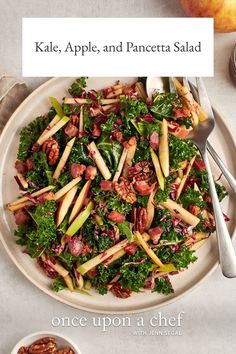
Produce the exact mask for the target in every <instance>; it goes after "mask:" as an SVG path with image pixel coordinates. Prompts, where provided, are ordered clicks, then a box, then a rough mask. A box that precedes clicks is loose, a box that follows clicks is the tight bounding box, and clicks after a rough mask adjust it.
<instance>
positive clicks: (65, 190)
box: [54, 176, 81, 201]
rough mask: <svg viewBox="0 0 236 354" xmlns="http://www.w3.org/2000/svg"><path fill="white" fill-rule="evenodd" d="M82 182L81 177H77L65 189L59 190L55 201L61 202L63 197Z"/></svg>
mask: <svg viewBox="0 0 236 354" xmlns="http://www.w3.org/2000/svg"><path fill="white" fill-rule="evenodd" d="M80 181H81V177H80V176H79V177H76V178H74V179H72V181H70V182H69V183H67V184H66V185H65V186H64V187H63V188H61V189H59V191H57V192H56V193H55V195H54V200H56V201H57V200H59V199H60V198H61V197H63V195H65V194H66V193H67V192H69V190H70V189H71V188H73V187H74V186H75V185H76V184H77V183H79V182H80Z"/></svg>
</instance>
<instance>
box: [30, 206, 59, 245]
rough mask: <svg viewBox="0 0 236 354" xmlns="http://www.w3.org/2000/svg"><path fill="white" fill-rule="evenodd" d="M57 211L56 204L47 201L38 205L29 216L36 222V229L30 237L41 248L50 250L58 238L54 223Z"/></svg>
mask: <svg viewBox="0 0 236 354" xmlns="http://www.w3.org/2000/svg"><path fill="white" fill-rule="evenodd" d="M56 210H57V206H56V202H55V201H53V200H50V201H46V202H45V203H44V204H40V205H38V206H37V207H36V208H35V210H34V211H30V212H29V214H30V216H31V217H32V219H33V221H34V222H35V228H34V230H32V231H31V232H30V233H29V234H28V235H27V237H28V239H29V241H30V242H31V243H33V244H34V245H35V246H37V247H39V248H42V249H44V248H49V247H50V246H51V244H52V242H53V241H55V239H56V238H57V232H56V231H57V229H56V225H55V222H54V215H55V212H56Z"/></svg>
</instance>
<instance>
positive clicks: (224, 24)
mask: <svg viewBox="0 0 236 354" xmlns="http://www.w3.org/2000/svg"><path fill="white" fill-rule="evenodd" d="M180 4H181V6H182V8H183V10H184V12H185V13H186V15H187V16H191V17H214V20H215V31H216V32H234V31H236V0H180Z"/></svg>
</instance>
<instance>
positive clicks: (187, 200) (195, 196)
mask: <svg viewBox="0 0 236 354" xmlns="http://www.w3.org/2000/svg"><path fill="white" fill-rule="evenodd" d="M179 200H180V203H181V204H182V205H183V207H184V208H185V209H188V208H189V206H190V205H196V206H198V207H199V208H200V209H201V210H203V209H204V208H205V207H206V203H205V202H204V201H203V200H202V196H201V193H200V192H199V191H195V190H194V189H192V188H190V187H187V189H186V191H185V192H184V193H182V194H181V196H180V198H179Z"/></svg>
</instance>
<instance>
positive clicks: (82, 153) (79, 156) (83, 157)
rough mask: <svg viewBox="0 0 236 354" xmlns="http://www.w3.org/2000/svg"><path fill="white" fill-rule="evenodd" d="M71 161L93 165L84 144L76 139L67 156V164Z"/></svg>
mask: <svg viewBox="0 0 236 354" xmlns="http://www.w3.org/2000/svg"><path fill="white" fill-rule="evenodd" d="M72 163H82V164H85V165H93V166H94V162H93V160H92V159H91V158H90V157H89V154H88V150H87V149H86V147H85V145H84V144H83V143H81V142H80V141H76V142H75V143H74V145H73V148H72V150H71V153H70V157H69V165H71V164H72Z"/></svg>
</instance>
